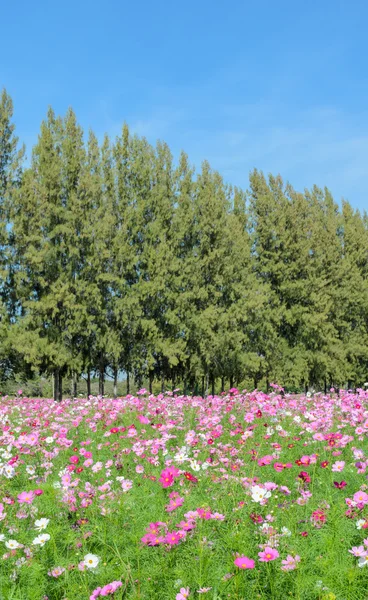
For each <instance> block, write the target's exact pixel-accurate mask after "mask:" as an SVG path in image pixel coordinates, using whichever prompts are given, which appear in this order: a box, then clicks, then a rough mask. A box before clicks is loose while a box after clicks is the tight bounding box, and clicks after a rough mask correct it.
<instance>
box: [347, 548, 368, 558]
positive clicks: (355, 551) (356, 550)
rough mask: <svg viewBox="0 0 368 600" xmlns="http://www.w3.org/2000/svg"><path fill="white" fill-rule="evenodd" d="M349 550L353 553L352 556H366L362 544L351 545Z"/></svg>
mask: <svg viewBox="0 0 368 600" xmlns="http://www.w3.org/2000/svg"><path fill="white" fill-rule="evenodd" d="M349 552H350V554H353V556H366V554H367V550H366V549H365V548H364V546H353V547H352V549H351V550H349Z"/></svg>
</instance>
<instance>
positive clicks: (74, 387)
mask: <svg viewBox="0 0 368 600" xmlns="http://www.w3.org/2000/svg"><path fill="white" fill-rule="evenodd" d="M77 383H78V381H77V374H76V372H75V371H73V373H72V396H73V398H76V397H77V395H78V389H77Z"/></svg>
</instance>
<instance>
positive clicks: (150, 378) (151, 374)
mask: <svg viewBox="0 0 368 600" xmlns="http://www.w3.org/2000/svg"><path fill="white" fill-rule="evenodd" d="M152 383H153V373H152V371H150V373H149V393H150V394H152Z"/></svg>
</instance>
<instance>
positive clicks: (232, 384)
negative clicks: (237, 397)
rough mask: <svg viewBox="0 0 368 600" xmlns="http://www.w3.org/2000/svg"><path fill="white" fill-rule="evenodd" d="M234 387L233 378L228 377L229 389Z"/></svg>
mask: <svg viewBox="0 0 368 600" xmlns="http://www.w3.org/2000/svg"><path fill="white" fill-rule="evenodd" d="M232 387H234V377H233V376H232V375H231V376H230V389H231V388H232Z"/></svg>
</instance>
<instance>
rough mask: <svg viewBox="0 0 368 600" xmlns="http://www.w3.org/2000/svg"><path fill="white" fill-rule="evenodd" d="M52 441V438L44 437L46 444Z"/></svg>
mask: <svg viewBox="0 0 368 600" xmlns="http://www.w3.org/2000/svg"><path fill="white" fill-rule="evenodd" d="M53 441H54V438H53V437H51V436H49V437H47V438H46V439H45V442H46V444H52V442H53Z"/></svg>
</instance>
